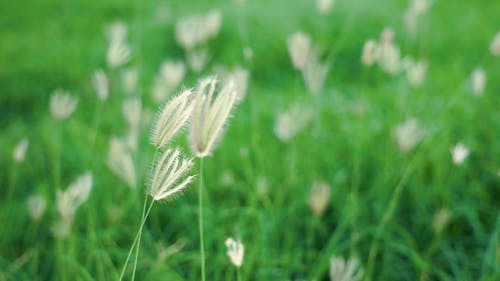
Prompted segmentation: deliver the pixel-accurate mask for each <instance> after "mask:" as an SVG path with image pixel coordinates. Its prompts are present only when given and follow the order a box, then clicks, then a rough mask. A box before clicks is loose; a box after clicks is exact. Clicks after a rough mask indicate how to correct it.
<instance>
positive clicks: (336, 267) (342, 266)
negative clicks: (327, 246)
mask: <svg viewBox="0 0 500 281" xmlns="http://www.w3.org/2000/svg"><path fill="white" fill-rule="evenodd" d="M363 273H364V270H363V268H361V267H360V266H359V261H358V259H356V258H351V259H349V260H347V262H346V261H345V260H344V258H343V257H331V258H330V280H331V281H359V280H361V278H362V277H363Z"/></svg>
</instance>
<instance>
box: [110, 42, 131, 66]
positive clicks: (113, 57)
mask: <svg viewBox="0 0 500 281" xmlns="http://www.w3.org/2000/svg"><path fill="white" fill-rule="evenodd" d="M131 55H132V51H131V49H130V47H129V46H128V45H127V44H126V43H125V42H123V41H111V42H110V43H109V46H108V52H107V55H106V62H107V63H108V66H109V67H111V68H117V67H119V66H122V65H124V64H126V63H127V62H128V61H129V60H130V57H131Z"/></svg>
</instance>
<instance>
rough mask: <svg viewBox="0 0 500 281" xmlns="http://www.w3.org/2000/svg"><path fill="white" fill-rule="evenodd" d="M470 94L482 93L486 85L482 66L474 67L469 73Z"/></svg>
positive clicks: (477, 95)
mask: <svg viewBox="0 0 500 281" xmlns="http://www.w3.org/2000/svg"><path fill="white" fill-rule="evenodd" d="M471 84H472V94H473V95H474V96H476V97H480V96H482V95H483V92H484V88H485V87H486V71H485V70H484V69H482V68H476V69H474V71H473V72H472V74H471Z"/></svg>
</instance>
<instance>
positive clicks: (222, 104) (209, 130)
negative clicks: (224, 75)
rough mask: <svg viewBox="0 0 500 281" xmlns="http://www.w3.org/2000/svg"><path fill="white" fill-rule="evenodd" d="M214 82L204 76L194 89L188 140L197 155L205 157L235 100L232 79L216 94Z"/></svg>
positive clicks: (213, 145) (212, 146) (220, 132)
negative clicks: (194, 95)
mask: <svg viewBox="0 0 500 281" xmlns="http://www.w3.org/2000/svg"><path fill="white" fill-rule="evenodd" d="M216 83H217V81H216V80H215V79H214V78H205V79H202V80H201V81H200V82H199V84H198V88H197V89H196V97H195V100H194V108H193V113H192V115H191V130H190V141H191V149H192V151H193V153H194V154H195V155H196V156H197V157H205V156H207V155H209V154H210V153H211V152H212V150H213V149H214V147H215V144H216V142H217V140H218V139H219V138H220V137H221V135H222V132H223V130H224V125H225V124H226V122H227V120H228V118H229V115H230V113H231V110H232V108H233V106H234V103H235V101H236V90H235V85H234V82H233V81H231V80H230V81H229V82H227V83H226V84H225V85H224V86H223V87H222V89H221V90H220V92H219V93H218V95H217V96H215V90H216Z"/></svg>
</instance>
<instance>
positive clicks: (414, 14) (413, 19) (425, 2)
mask: <svg viewBox="0 0 500 281" xmlns="http://www.w3.org/2000/svg"><path fill="white" fill-rule="evenodd" d="M431 5H432V3H431V2H430V1H429V0H410V4H409V6H408V9H407V10H406V12H405V15H404V25H405V29H406V32H407V33H409V34H414V33H415V32H416V31H417V25H418V21H419V19H420V17H422V16H423V15H424V14H425V13H426V12H427V10H429V8H430V7H431Z"/></svg>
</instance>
